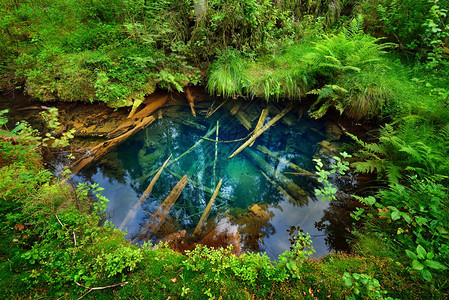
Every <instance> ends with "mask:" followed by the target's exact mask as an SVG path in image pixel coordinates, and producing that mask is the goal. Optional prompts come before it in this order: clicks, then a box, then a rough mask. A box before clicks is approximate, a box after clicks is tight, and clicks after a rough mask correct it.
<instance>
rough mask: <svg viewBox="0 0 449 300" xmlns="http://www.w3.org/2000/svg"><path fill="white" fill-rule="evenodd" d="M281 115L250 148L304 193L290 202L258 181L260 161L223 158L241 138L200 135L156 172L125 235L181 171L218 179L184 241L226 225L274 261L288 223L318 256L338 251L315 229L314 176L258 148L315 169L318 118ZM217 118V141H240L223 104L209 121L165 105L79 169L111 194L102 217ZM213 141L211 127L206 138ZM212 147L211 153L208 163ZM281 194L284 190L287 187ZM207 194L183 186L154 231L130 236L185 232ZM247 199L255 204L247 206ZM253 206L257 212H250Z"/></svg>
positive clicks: (252, 116) (123, 208) (117, 213)
mask: <svg viewBox="0 0 449 300" xmlns="http://www.w3.org/2000/svg"><path fill="white" fill-rule="evenodd" d="M208 105H210V103H209V104H208ZM265 106H266V104H265V103H255V104H253V105H251V106H250V107H249V108H246V109H245V110H243V112H244V114H245V116H246V118H247V119H249V120H252V128H254V126H255V125H256V123H257V119H258V116H259V114H260V112H261V110H262V109H263V108H264V107H265ZM205 107H207V106H206V105H205ZM279 109H281V108H279ZM279 109H278V110H277V111H276V109H273V108H272V109H271V110H270V114H269V118H268V119H267V121H268V120H269V119H271V118H273V117H274V116H275V114H276V113H278V112H279ZM285 120H286V121H283V120H281V121H279V122H277V123H276V124H275V126H272V127H271V128H270V129H269V130H267V131H266V132H265V133H263V134H262V135H261V136H260V137H259V138H257V139H256V142H255V144H254V145H253V146H252V147H251V151H253V153H255V154H256V155H258V156H259V157H260V158H261V159H262V160H263V161H265V162H266V164H267V165H269V166H271V167H272V168H273V169H275V170H276V171H277V172H280V173H283V175H284V176H285V177H286V178H288V180H290V181H291V182H293V183H294V184H295V185H297V186H298V187H299V188H301V189H303V190H304V191H305V192H306V193H307V196H306V197H304V199H302V200H300V201H292V199H290V198H289V197H287V196H286V195H285V194H283V193H282V192H280V191H279V189H278V188H277V187H276V186H275V185H273V183H272V182H270V181H269V180H267V179H266V178H265V176H264V175H263V174H262V173H261V168H260V165H259V164H257V163H255V162H254V160H253V159H251V157H250V155H248V153H247V151H243V152H241V153H240V154H238V155H237V156H236V157H234V158H232V159H229V158H228V156H229V155H230V154H231V153H232V152H233V151H234V150H235V149H236V148H237V147H239V146H240V145H241V144H242V143H243V142H244V141H239V142H233V143H214V142H211V141H208V140H202V142H200V144H199V146H197V147H196V148H194V150H193V151H191V152H190V153H189V154H187V155H185V156H184V157H182V158H181V159H179V160H178V161H177V162H176V163H173V164H172V165H171V166H169V167H167V168H166V169H165V170H164V171H163V173H162V175H161V177H160V178H159V180H158V181H157V183H156V185H155V187H154V189H153V192H152V193H151V195H150V196H149V197H148V199H147V200H146V201H145V203H144V204H143V206H142V207H141V208H140V209H139V211H138V213H137V215H136V216H135V217H134V218H133V219H132V220H131V221H130V222H129V223H127V224H126V225H125V226H124V229H125V230H126V231H127V232H128V234H127V238H129V239H131V240H133V239H134V240H136V235H137V234H138V233H139V232H140V231H141V230H142V228H143V227H144V226H145V225H146V224H147V223H148V222H149V220H150V216H151V214H152V213H153V212H154V211H155V210H156V209H157V208H158V206H159V205H160V204H161V203H162V202H163V201H164V199H165V198H166V196H167V195H168V194H169V193H170V191H171V189H172V188H173V187H174V186H175V184H176V183H177V182H178V181H179V177H180V176H183V175H187V176H188V178H189V180H191V181H193V182H195V185H196V186H203V187H207V188H209V189H212V190H213V189H214V187H215V186H216V184H217V182H218V181H219V180H220V179H222V180H223V184H222V187H221V189H220V195H219V197H218V199H217V201H216V202H215V204H214V206H213V208H212V212H211V214H210V216H209V218H208V223H207V226H206V227H205V228H204V229H203V231H202V233H201V235H200V236H199V237H197V239H196V240H195V239H193V238H190V241H192V242H199V241H201V239H202V238H204V237H205V236H206V235H207V234H208V233H210V232H212V231H213V230H214V228H223V227H229V228H230V227H232V228H233V230H234V232H235V231H236V232H238V234H239V241H240V244H241V247H242V250H243V251H264V252H266V253H267V254H268V255H269V256H270V257H272V258H277V256H278V255H279V254H281V253H282V252H284V251H285V250H288V249H289V247H290V245H291V244H290V241H289V238H290V236H289V232H288V230H289V228H290V227H291V226H298V225H299V226H300V228H301V229H302V230H303V231H305V232H308V233H309V234H310V235H311V236H312V241H313V246H314V248H315V250H316V255H317V256H323V255H325V254H327V253H329V251H332V250H339V249H336V248H335V247H334V246H333V245H332V243H330V242H329V239H327V235H328V231H320V230H319V228H317V227H319V226H317V222H320V221H321V223H323V224H328V223H329V222H328V221H327V220H326V219H323V216H324V212H325V211H326V210H329V209H331V208H330V207H329V202H323V201H320V199H318V198H316V197H315V196H314V189H315V188H317V187H320V186H319V184H318V183H317V182H316V180H314V179H313V178H311V177H309V176H298V175H292V174H288V172H295V171H294V170H292V169H290V168H289V166H288V165H286V164H285V163H282V162H280V161H279V160H278V159H276V158H273V157H271V156H269V155H266V154H264V153H263V152H261V151H259V150H258V148H257V147H258V146H264V147H266V148H268V149H269V150H270V151H271V152H272V153H274V154H275V155H277V156H278V157H281V158H283V159H285V160H288V161H290V162H292V163H294V164H296V165H298V166H299V167H301V168H303V169H306V170H308V171H311V172H314V164H313V161H312V159H313V158H314V155H315V157H316V155H317V150H318V144H319V142H321V141H323V140H325V139H326V134H325V126H324V121H320V120H318V121H317V120H312V119H310V118H308V117H307V116H306V114H304V116H301V114H299V113H298V109H296V108H295V109H293V110H292V111H291V112H290V113H289V114H288V115H287V116H286V117H285ZM217 121H218V122H219V134H218V139H219V140H220V141H230V140H235V139H239V138H242V137H245V136H247V135H248V134H249V133H250V130H247V129H246V128H245V127H244V126H242V124H241V123H240V122H239V121H238V119H237V118H236V116H235V115H231V114H230V113H229V110H228V109H226V108H225V107H222V108H221V109H219V110H218V111H217V112H215V113H214V114H213V115H212V116H211V117H210V118H205V116H204V113H203V114H201V111H200V109H199V110H198V115H197V117H196V118H194V117H193V116H192V115H191V114H190V109H189V108H188V107H180V106H177V107H168V108H164V109H163V118H162V119H159V120H157V121H156V122H155V123H153V124H152V125H151V126H149V127H148V128H147V129H145V130H144V131H141V132H140V133H138V134H137V135H135V136H133V137H131V138H130V139H129V140H127V141H126V142H124V143H123V144H121V145H120V146H118V147H117V148H115V149H114V150H113V152H111V153H110V154H108V155H107V156H106V157H105V158H104V159H102V160H101V161H100V162H99V164H97V165H96V166H93V167H91V168H89V169H88V170H85V171H83V173H81V174H80V176H81V177H82V178H83V179H84V180H86V179H87V180H91V181H93V182H96V183H99V185H100V186H102V187H104V188H105V191H104V193H103V194H104V195H105V196H106V197H107V198H109V199H110V203H109V207H108V210H107V213H108V216H109V218H110V220H111V221H112V222H113V223H114V224H115V225H116V226H120V225H121V224H122V222H123V220H124V218H125V216H126V215H127V214H128V212H129V210H130V209H131V207H133V205H134V204H135V203H136V202H137V201H138V199H139V197H140V196H141V194H142V193H143V191H144V190H145V189H146V187H147V186H148V184H149V182H150V181H151V179H152V177H153V176H148V174H151V173H154V172H155V171H156V170H158V169H159V167H160V166H161V165H162V163H163V162H164V161H165V160H166V159H167V158H168V156H169V155H170V154H171V155H172V160H174V159H176V158H177V157H179V156H180V155H181V154H183V153H184V152H185V151H187V149H189V148H191V147H192V146H193V145H195V143H197V142H198V141H200V140H201V137H202V136H204V135H205V134H206V132H208V131H209V130H211V129H213V128H214V126H216V125H217ZM188 122H194V123H195V125H194V126H192V124H187V123H188ZM215 138H216V136H215V131H214V133H213V134H211V136H210V139H215ZM216 145H217V154H218V156H217V161H216V163H214V161H215V152H216V150H215V149H216V147H215V146H216ZM214 165H215V177H214ZM286 172H287V173H286ZM268 175H269V176H271V175H270V174H268ZM346 184H347V183H346ZM349 184H351V183H349ZM281 186H282V184H281ZM284 189H285V188H284ZM287 192H288V193H289V191H288V190H287ZM210 197H211V194H210V191H205V190H204V189H201V188H198V187H195V186H194V185H192V184H191V183H188V184H187V186H186V187H185V188H184V190H183V191H182V193H181V195H180V197H179V199H178V200H177V201H176V203H175V204H174V206H173V208H172V209H171V210H170V214H169V217H168V218H167V219H166V221H165V223H164V224H163V226H162V227H161V229H160V230H159V231H158V232H157V234H153V235H149V236H145V237H142V236H140V237H139V238H138V239H137V240H139V241H142V240H144V239H148V240H151V241H152V242H157V241H159V240H161V239H163V238H164V237H166V236H167V235H169V234H170V233H172V232H178V231H180V230H186V231H187V237H189V235H191V233H192V231H193V229H194V228H195V226H196V225H197V223H198V221H199V218H200V216H201V214H202V212H203V211H204V208H205V206H206V204H207V202H208V201H209V199H210ZM293 198H295V197H293ZM254 204H257V205H258V206H257V207H254V206H253V205H254ZM255 211H262V213H261V215H259V216H257V214H256V213H254V212H255ZM223 224H224V225H223ZM337 238H338V237H337ZM341 239H344V237H341ZM326 240H328V241H326Z"/></svg>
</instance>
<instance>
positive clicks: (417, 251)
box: [416, 245, 427, 259]
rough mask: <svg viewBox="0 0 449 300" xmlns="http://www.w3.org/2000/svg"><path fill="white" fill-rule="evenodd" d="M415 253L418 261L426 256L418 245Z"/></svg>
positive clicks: (422, 248)
mask: <svg viewBox="0 0 449 300" xmlns="http://www.w3.org/2000/svg"><path fill="white" fill-rule="evenodd" d="M416 253H418V258H420V259H425V258H426V256H427V252H426V250H425V249H424V247H423V246H421V245H418V247H416Z"/></svg>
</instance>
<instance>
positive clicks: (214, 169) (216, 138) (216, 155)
mask: <svg viewBox="0 0 449 300" xmlns="http://www.w3.org/2000/svg"><path fill="white" fill-rule="evenodd" d="M219 126H220V123H219V122H218V121H217V132H216V133H215V157H214V167H213V169H212V176H213V177H212V178H213V180H214V181H213V182H214V184H215V179H216V168H217V160H218V129H219Z"/></svg>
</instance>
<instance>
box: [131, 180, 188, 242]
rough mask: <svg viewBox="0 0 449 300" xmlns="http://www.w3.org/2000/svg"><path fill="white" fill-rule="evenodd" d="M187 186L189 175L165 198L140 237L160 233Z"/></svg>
mask: <svg viewBox="0 0 449 300" xmlns="http://www.w3.org/2000/svg"><path fill="white" fill-rule="evenodd" d="M186 185H187V175H184V177H182V178H181V180H180V181H179V182H178V183H177V184H176V185H175V187H174V188H173V190H172V191H171V192H170V194H169V195H168V196H167V198H165V200H164V202H162V204H161V205H159V207H158V208H157V209H156V211H155V212H154V213H153V214H152V215H151V217H150V222H149V223H148V224H147V226H145V228H144V229H143V230H142V231H141V232H140V234H139V236H146V235H148V234H151V235H155V234H156V233H158V231H159V229H160V228H161V227H162V225H163V224H164V222H165V219H166V218H167V215H168V214H169V213H170V210H171V208H172V207H173V205H174V204H175V202H176V200H178V198H179V196H180V195H181V192H182V191H183V190H184V188H185V186H186Z"/></svg>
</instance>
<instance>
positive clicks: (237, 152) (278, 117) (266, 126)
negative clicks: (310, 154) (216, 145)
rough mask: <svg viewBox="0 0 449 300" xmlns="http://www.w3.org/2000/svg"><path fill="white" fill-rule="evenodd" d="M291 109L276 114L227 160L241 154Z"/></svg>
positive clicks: (287, 108)
mask: <svg viewBox="0 0 449 300" xmlns="http://www.w3.org/2000/svg"><path fill="white" fill-rule="evenodd" d="M291 109H292V108H291V107H286V108H284V109H283V110H282V111H281V112H280V113H279V114H277V115H276V116H275V117H274V118H273V119H271V120H270V122H268V123H267V124H265V125H264V126H263V127H262V128H260V129H259V130H257V131H255V132H254V134H253V135H252V136H251V137H250V138H249V139H248V140H247V141H246V142H244V143H243V144H242V145H241V146H240V147H239V148H238V149H237V150H235V151H234V153H232V154H231V155H230V156H229V158H233V157H234V156H236V155H237V154H239V153H240V152H242V150H243V149H245V148H246V147H248V146H249V145H250V144H251V143H252V142H253V141H254V140H256V139H257V138H258V137H259V136H260V135H261V134H262V133H264V132H265V131H266V130H267V129H268V128H270V127H271V126H273V125H274V124H275V123H276V122H277V121H279V120H280V119H281V118H282V117H283V116H285V115H286V114H287V113H288V112H289V111H290V110H291Z"/></svg>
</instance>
